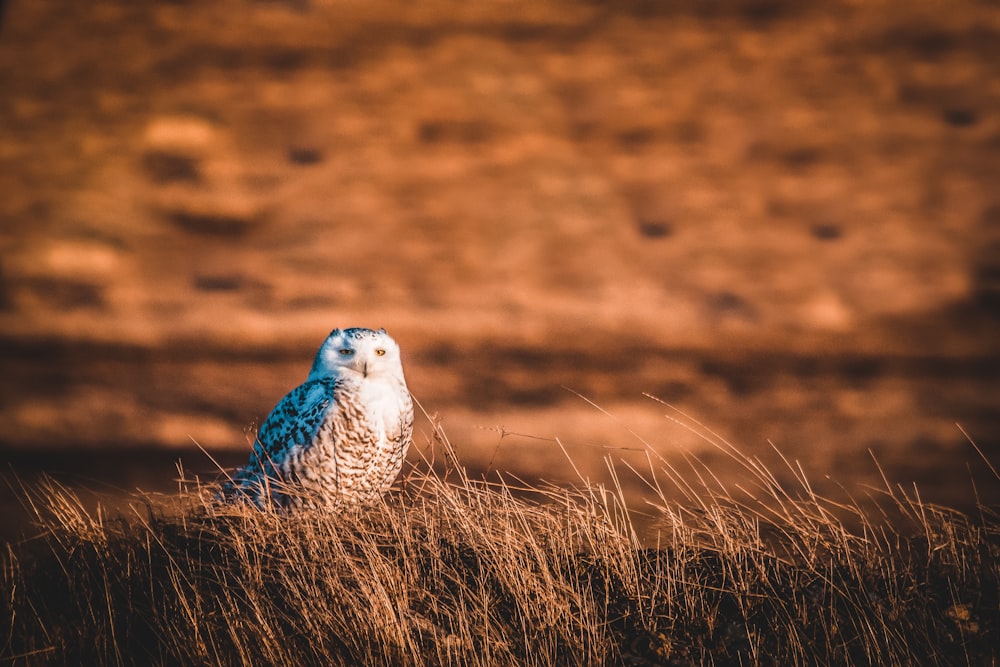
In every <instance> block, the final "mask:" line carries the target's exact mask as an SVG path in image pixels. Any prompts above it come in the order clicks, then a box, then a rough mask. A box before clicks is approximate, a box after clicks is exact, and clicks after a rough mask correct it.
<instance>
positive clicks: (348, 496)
mask: <svg viewBox="0 0 1000 667" xmlns="http://www.w3.org/2000/svg"><path fill="white" fill-rule="evenodd" d="M412 433H413V402H412V400H411V399H410V393H409V391H408V390H407V389H406V381H405V380H404V379H403V366H402V363H401V362H400V357H399V346H398V345H397V344H396V341H394V340H393V339H392V338H391V337H390V336H389V334H387V333H386V331H385V329H379V330H378V331H375V330H372V329H360V328H354V329H334V330H333V331H331V332H330V335H329V336H327V338H326V340H325V341H323V344H322V345H320V348H319V351H318V352H317V353H316V360H315V361H314V362H313V365H312V370H310V371H309V376H308V377H307V378H306V381H305V382H304V383H303V384H301V385H299V386H298V387H296V388H295V389H293V390H292V391H290V392H289V393H288V395H286V396H285V397H284V398H282V399H281V401H280V402H279V403H278V405H276V406H275V407H274V409H273V410H271V414H269V415H268V417H267V419H266V420H265V421H264V423H263V425H262V426H261V427H260V430H259V431H258V433H257V441H256V442H255V444H254V448H253V453H252V454H251V455H250V462H249V463H248V464H247V465H246V467H245V468H242V469H240V470H239V471H238V472H237V473H236V474H235V475H234V476H233V479H232V480H231V481H230V482H229V483H228V484H226V485H225V487H224V488H223V490H222V494H221V495H222V497H223V498H225V499H234V498H240V497H242V498H246V499H250V500H252V501H253V502H254V503H256V504H257V505H258V506H263V505H265V504H267V503H268V502H269V501H270V502H274V503H275V504H277V505H278V506H282V507H287V506H293V507H299V506H306V507H316V506H325V507H337V506H341V505H344V504H359V503H364V502H366V501H369V500H373V499H375V498H377V497H379V496H381V495H382V494H383V493H385V492H386V491H387V490H388V489H389V487H390V486H392V482H393V480H395V479H396V476H397V475H398V474H399V471H400V470H401V469H402V467H403V457H404V456H406V449H407V447H408V446H409V443H410V436H411V435H412Z"/></svg>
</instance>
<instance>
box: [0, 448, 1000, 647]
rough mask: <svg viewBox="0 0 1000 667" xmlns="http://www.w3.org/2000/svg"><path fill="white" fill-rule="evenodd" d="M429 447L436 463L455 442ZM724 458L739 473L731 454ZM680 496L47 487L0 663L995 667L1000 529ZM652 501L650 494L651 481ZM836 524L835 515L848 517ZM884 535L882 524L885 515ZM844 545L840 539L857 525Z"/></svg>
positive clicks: (764, 500) (425, 478) (432, 480)
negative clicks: (273, 499) (88, 497)
mask: <svg viewBox="0 0 1000 667" xmlns="http://www.w3.org/2000/svg"><path fill="white" fill-rule="evenodd" d="M438 436H441V442H442V443H443V444H444V445H445V446H446V447H447V442H446V440H444V439H443V434H441V433H440V432H438ZM733 455H734V456H740V455H739V454H736V453H733ZM741 461H742V463H743V464H744V465H745V468H746V470H747V473H748V479H749V480H752V482H753V485H754V486H755V487H756V489H757V493H756V494H755V495H750V496H746V497H741V498H740V499H737V498H735V497H733V496H732V495H730V494H727V493H724V492H721V491H720V489H721V486H720V485H718V484H717V483H715V482H712V481H710V480H711V478H710V475H709V474H708V471H707V470H701V471H698V470H697V469H696V468H692V471H691V472H692V474H691V475H689V477H691V478H693V479H697V480H699V481H698V483H697V484H693V483H690V481H689V480H686V479H684V478H682V477H681V476H680V475H679V474H678V472H677V471H676V470H674V469H672V468H670V467H669V466H665V467H664V468H663V469H662V470H661V471H660V472H661V474H662V475H663V476H664V477H665V478H666V479H667V480H669V481H670V482H671V483H672V484H675V485H678V486H680V487H682V488H684V489H686V493H687V497H686V498H685V499H684V501H683V502H668V501H667V500H666V499H665V498H664V500H663V502H662V504H660V505H659V507H657V508H656V513H657V516H656V517H655V521H654V528H653V529H651V530H649V531H646V534H644V535H641V536H640V535H639V534H637V531H636V529H635V528H634V525H633V523H632V521H631V516H632V515H631V513H630V512H629V511H628V510H627V508H626V507H625V504H624V502H623V499H622V495H621V494H620V493H617V492H615V491H613V490H608V489H606V488H603V487H600V486H588V485H583V486H581V487H580V488H578V489H574V490H567V489H561V488H554V487H551V488H549V487H541V488H530V489H515V488H512V487H511V486H508V485H503V484H487V483H484V482H477V481H474V480H471V479H469V477H468V476H467V475H466V474H465V473H464V472H463V471H462V470H461V468H460V467H457V466H454V465H453V466H449V470H448V471H447V472H444V473H441V472H433V470H427V471H424V472H419V471H417V472H413V473H412V474H411V475H410V476H409V477H408V479H407V483H406V484H405V485H404V489H403V490H402V491H399V492H396V493H394V494H391V495H390V496H389V497H388V498H386V500H385V502H384V503H380V504H378V505H377V506H373V507H369V508H365V509H362V510H359V511H356V512H354V513H350V514H344V515H333V514H330V513H325V512H320V511H301V512H296V513H292V514H277V513H272V512H262V511H259V510H256V509H253V508H250V507H245V506H219V505H217V504H214V503H213V502H212V501H211V499H210V498H211V490H209V489H198V488H195V489H193V490H191V491H189V492H188V493H186V494H182V495H181V497H180V500H179V503H180V506H172V507H169V506H167V505H166V504H163V503H157V504H154V503H148V504H144V503H143V502H141V501H137V502H136V503H135V505H134V507H133V509H134V512H133V513H132V514H131V515H129V516H116V517H113V518H110V517H108V516H105V514H104V513H102V512H100V511H98V512H87V511H85V510H84V509H83V508H82V506H81V504H80V503H79V501H78V500H77V499H76V497H75V496H74V495H73V494H72V493H71V492H70V491H68V490H66V489H64V488H61V487H59V486H58V485H56V484H54V483H49V484H45V485H43V486H42V487H40V488H38V489H36V490H34V491H33V492H32V493H31V496H30V498H29V500H30V502H31V503H33V506H34V508H35V511H36V513H37V516H38V523H39V528H40V531H39V535H38V537H36V538H33V539H31V540H27V541H25V542H23V543H19V544H16V545H11V546H9V547H8V549H7V553H6V554H4V555H3V557H2V573H0V618H8V617H9V618H10V622H9V624H8V623H7V622H4V624H3V627H0V658H2V659H3V660H4V661H5V662H10V663H12V664H72V665H78V664H143V665H147V664H149V665H168V664H169V665H172V664H220V665H229V664H255V665H256V664H271V665H303V664H317V665H318V664H322V665H359V664H366V665H423V664H432V665H438V664H447V665H452V664H454V665H505V664H507V665H514V664H516V665H581V664H586V665H601V664H611V665H615V664H627V665H660V664H679V665H686V664H715V665H723V664H734V665H736V664H742V665H749V664H837V665H851V664H863V665H869V664H991V663H994V662H996V661H997V659H998V658H1000V635H998V632H1000V628H998V620H1000V612H998V606H1000V598H998V591H1000V521H998V517H997V515H996V514H994V513H992V512H991V511H990V510H989V509H988V508H982V509H981V512H980V513H979V514H978V515H977V516H974V517H973V516H969V515H964V514H961V513H957V512H954V511H951V510H948V509H945V508H941V507H934V506H928V505H925V504H923V503H921V502H920V501H919V500H918V499H915V498H912V497H909V496H908V495H906V494H902V493H901V492H899V491H898V490H897V491H896V492H893V491H892V490H891V489H889V488H888V487H887V490H886V493H885V499H886V500H887V502H886V503H884V507H885V509H886V511H885V513H884V514H878V515H877V521H876V520H875V519H872V518H870V516H871V512H862V511H861V510H860V509H858V508H857V507H854V506H845V505H837V504H834V503H832V502H831V501H829V500H826V499H824V498H821V497H818V496H816V495H815V494H811V493H810V492H809V487H808V483H807V482H806V480H805V479H804V478H800V481H801V488H800V489H797V490H796V491H797V493H795V494H793V493H792V492H791V491H789V490H787V489H784V488H782V487H781V486H780V485H779V484H778V483H777V482H776V481H775V479H774V477H773V476H772V475H771V474H770V473H769V472H768V471H767V470H766V469H764V468H763V467H761V466H760V464H759V463H758V462H757V461H756V460H754V459H750V458H743V459H741ZM651 483H652V484H654V485H655V484H656V482H655V481H652V480H651ZM845 516H847V517H848V519H844V518H843V517H845ZM890 517H891V518H890ZM848 524H850V525H851V529H850V530H849V529H848V528H847V525H848Z"/></svg>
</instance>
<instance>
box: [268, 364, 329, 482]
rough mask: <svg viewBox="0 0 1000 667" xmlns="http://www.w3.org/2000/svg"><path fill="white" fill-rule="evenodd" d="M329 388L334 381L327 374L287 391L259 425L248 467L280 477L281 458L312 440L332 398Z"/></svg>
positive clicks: (309, 443) (283, 458)
mask: <svg viewBox="0 0 1000 667" xmlns="http://www.w3.org/2000/svg"><path fill="white" fill-rule="evenodd" d="M333 392H334V382H333V380H332V379H329V378H324V379H322V380H313V381H311V382H306V383H304V384H301V385H299V386H298V387H296V388H295V389H293V390H292V391H290V392H288V394H287V395H286V396H285V397H284V398H283V399H281V401H280V402H279V403H278V404H277V405H276V406H275V407H274V409H273V410H271V414H269V415H268V416H267V419H266V420H264V423H263V424H262V425H261V427H260V431H259V432H258V433H257V443H256V444H255V445H254V449H253V454H252V456H251V462H250V466H248V467H259V469H261V470H263V471H265V472H266V474H267V475H268V476H269V477H280V471H281V470H282V468H283V467H284V461H285V460H287V459H288V457H289V456H291V455H292V454H293V452H295V451H296V450H300V449H308V448H309V447H311V446H312V445H313V443H314V442H315V440H316V436H317V434H318V433H319V430H320V427H321V426H322V425H323V422H324V421H325V420H326V413H327V411H328V410H329V408H330V405H331V403H332V402H333ZM275 473H278V474H277V475H276V474H275Z"/></svg>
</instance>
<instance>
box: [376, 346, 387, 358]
mask: <svg viewBox="0 0 1000 667" xmlns="http://www.w3.org/2000/svg"><path fill="white" fill-rule="evenodd" d="M375 354H377V355H378V356H380V357H381V356H384V355H385V350H383V349H382V348H381V347H376V348H375Z"/></svg>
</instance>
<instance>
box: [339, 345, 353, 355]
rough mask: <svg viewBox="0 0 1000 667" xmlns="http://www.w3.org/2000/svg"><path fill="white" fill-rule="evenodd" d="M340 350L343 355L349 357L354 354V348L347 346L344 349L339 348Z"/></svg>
mask: <svg viewBox="0 0 1000 667" xmlns="http://www.w3.org/2000/svg"><path fill="white" fill-rule="evenodd" d="M338 351H339V352H340V356H342V357H349V356H351V355H352V354H354V350H349V349H347V348H346V347H345V348H344V349H342V350H338Z"/></svg>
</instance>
